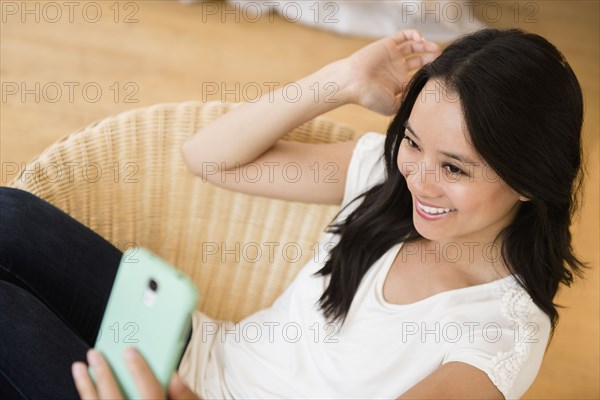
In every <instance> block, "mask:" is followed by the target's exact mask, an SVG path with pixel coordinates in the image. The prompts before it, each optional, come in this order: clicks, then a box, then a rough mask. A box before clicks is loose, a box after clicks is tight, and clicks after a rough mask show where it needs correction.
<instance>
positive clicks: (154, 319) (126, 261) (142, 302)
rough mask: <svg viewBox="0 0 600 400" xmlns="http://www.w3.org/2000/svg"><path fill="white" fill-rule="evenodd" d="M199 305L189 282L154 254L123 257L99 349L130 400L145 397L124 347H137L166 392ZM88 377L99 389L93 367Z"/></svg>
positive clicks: (132, 251)
mask: <svg viewBox="0 0 600 400" xmlns="http://www.w3.org/2000/svg"><path fill="white" fill-rule="evenodd" d="M197 301H198V293H197V290H196V288H195V287H194V284H193V283H192V282H191V281H190V279H189V278H188V277H187V276H185V275H183V274H182V273H181V272H179V271H178V270H177V269H176V268H175V267H173V266H171V265H169V264H168V263H167V262H166V261H164V260H163V259H162V258H160V257H159V256H157V255H156V254H154V253H152V252H151V251H150V250H148V249H145V248H143V247H135V248H129V249H127V250H126V251H125V252H124V253H123V256H122V258H121V262H120V264H119V269H118V270H117V275H116V277H115V281H114V283H113V287H112V290H111V293H110V298H109V300H108V304H107V305H106V310H105V311H104V316H103V317H102V323H101V325H100V331H99V332H98V337H97V339H96V344H95V345H94V348H95V350H98V351H100V352H101V353H102V355H103V356H104V357H105V358H106V360H107V362H108V364H109V365H110V367H111V369H112V371H113V375H114V376H115V378H116V380H117V383H118V384H119V386H120V389H121V393H123V395H124V396H125V397H126V398H139V397H140V395H139V392H138V390H137V387H136V384H135V382H134V380H133V376H132V375H131V373H130V371H129V369H128V367H127V364H126V362H125V359H124V354H125V353H124V351H125V348H126V347H130V346H131V347H135V348H136V350H137V351H138V352H139V353H140V354H141V355H142V356H143V357H144V359H145V360H146V362H147V363H148V365H149V366H150V368H151V369H152V372H153V373H154V375H155V376H156V378H157V380H158V381H159V382H160V384H161V386H162V387H163V389H164V390H165V392H166V390H167V388H168V384H169V381H170V379H171V374H172V373H173V372H174V371H175V369H176V368H177V364H178V363H179V361H180V360H181V357H182V355H183V352H184V351H185V345H186V341H187V339H188V336H189V334H190V332H191V329H192V312H193V311H194V310H195V309H196V304H197ZM89 372H90V375H91V377H92V380H93V381H94V384H95V383H96V377H95V375H94V371H93V369H92V368H91V367H90V368H89Z"/></svg>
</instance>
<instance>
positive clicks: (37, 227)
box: [0, 187, 122, 346]
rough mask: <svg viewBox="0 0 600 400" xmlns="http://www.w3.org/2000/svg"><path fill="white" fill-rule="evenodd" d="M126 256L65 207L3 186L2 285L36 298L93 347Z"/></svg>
mask: <svg viewBox="0 0 600 400" xmlns="http://www.w3.org/2000/svg"><path fill="white" fill-rule="evenodd" d="M121 256H122V253H121V252H120V251H119V250H118V249H117V248H115V247H114V246H113V245H112V244H110V243H109V242H108V241H106V240H105V239H103V238H102V237H101V236H99V235H97V234H96V233H94V232H93V231H92V230H90V229H89V228H87V227H86V226H85V225H83V224H81V223H79V222H78V221H77V220H75V219H73V218H72V217H70V216H69V215H68V214H66V213H64V212H63V211H61V210H60V209H58V208H56V207H54V206H53V205H51V204H50V203H48V202H46V201H44V200H43V199H40V198H38V197H37V196H35V195H33V194H31V193H28V192H26V191H23V190H19V189H13V188H8V187H0V281H1V280H5V281H8V282H11V283H13V284H15V285H17V286H20V287H21V288H23V289H26V290H27V291H29V292H30V293H31V294H33V295H34V296H36V297H37V298H38V299H39V301H41V302H42V303H43V304H44V305H45V306H46V307H48V308H49V309H50V310H51V311H53V312H54V313H55V314H56V315H57V316H58V317H59V318H60V319H62V320H63V321H64V323H65V324H66V325H67V326H68V327H69V328H70V329H71V330H72V331H73V332H75V333H76V334H77V335H79V336H80V337H81V338H82V339H83V341H84V342H85V343H86V344H87V345H88V346H93V345H94V343H95V341H96V335H97V333H98V330H99V328H100V322H101V320H102V315H103V314H104V309H105V308H106V304H107V302H108V297H109V295H110V291H111V289H112V285H113V282H114V279H115V276H116V273H117V268H118V266H119V262H120V259H121Z"/></svg>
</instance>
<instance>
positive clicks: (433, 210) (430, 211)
mask: <svg viewBox="0 0 600 400" xmlns="http://www.w3.org/2000/svg"><path fill="white" fill-rule="evenodd" d="M417 206H418V207H419V208H420V209H421V210H423V211H425V212H426V213H427V214H444V213H447V212H450V211H454V209H453V208H435V207H427V206H424V205H423V204H421V203H419V202H418V201H417Z"/></svg>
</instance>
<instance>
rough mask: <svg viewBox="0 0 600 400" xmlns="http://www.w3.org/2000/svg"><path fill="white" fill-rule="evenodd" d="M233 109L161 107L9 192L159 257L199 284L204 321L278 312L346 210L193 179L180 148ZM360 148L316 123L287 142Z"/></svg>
mask: <svg viewBox="0 0 600 400" xmlns="http://www.w3.org/2000/svg"><path fill="white" fill-rule="evenodd" d="M235 106H236V105H235V104H230V103H222V102H212V103H200V102H185V103H176V104H159V105H156V106H151V107H146V108H141V109H136V110H132V111H128V112H124V113H121V114H119V115H117V116H114V117H109V118H106V119H103V120H100V121H97V122H95V123H93V124H91V125H90V126H88V127H86V128H84V129H81V130H78V131H76V132H74V133H72V134H70V135H68V136H66V137H64V138H63V139H61V140H59V141H58V142H56V143H54V144H53V145H51V146H50V147H49V148H48V149H46V150H45V151H44V152H42V153H41V154H40V155H39V156H37V157H35V158H34V159H33V160H31V161H30V162H29V163H28V164H27V169H26V170H25V171H27V172H26V173H22V174H21V176H19V177H17V178H15V179H14V180H12V181H11V182H10V183H9V184H8V185H9V186H12V187H16V188H19V189H23V190H27V191H29V192H31V193H34V194H35V195H37V196H39V197H41V198H43V199H45V200H46V201H48V202H50V203H52V204H54V205H55V206H57V207H58V208H60V209H62V210H64V211H65V212H67V213H68V214H69V215H71V216H72V217H74V218H75V219H77V220H78V221H80V222H81V223H83V224H84V225H86V226H88V227H90V228H91V229H92V230H94V231H95V232H97V233H98V234H100V235H101V236H103V237H104V238H105V239H107V240H108V241H109V242H111V243H113V244H114V245H115V246H116V247H117V248H119V249H120V250H122V251H123V250H124V249H126V248H127V247H130V246H132V245H139V246H144V247H146V248H149V249H150V250H152V251H154V252H155V253H156V254H158V255H160V256H161V257H163V258H164V259H165V260H167V261H169V262H170V263H171V264H173V265H175V266H177V268H179V269H180V270H181V271H182V272H183V273H185V274H186V275H188V276H189V277H190V278H191V279H192V281H193V282H194V284H195V285H196V287H197V288H198V290H199V294H200V300H199V303H198V309H199V310H202V311H203V312H204V313H206V314H208V315H209V316H211V317H213V318H216V319H222V320H229V321H239V320H240V319H242V318H244V317H245V316H247V315H249V314H251V313H253V312H255V311H256V310H259V309H261V308H265V307H268V306H270V305H271V304H272V302H273V301H274V300H275V299H276V297H277V296H278V295H279V294H280V293H281V292H282V291H283V290H284V289H285V288H286V287H287V285H288V284H289V283H290V282H291V280H292V279H293V278H294V276H295V275H296V274H297V272H298V271H299V269H300V268H301V267H302V266H303V265H304V264H305V263H306V262H307V261H308V260H309V259H310V257H314V256H315V255H314V254H313V249H314V247H313V245H314V244H315V243H316V242H317V241H318V240H319V238H320V236H321V234H322V233H323V229H324V228H325V226H326V225H327V223H328V222H330V220H331V219H332V218H333V216H334V215H335V213H336V212H337V211H338V210H339V207H338V206H327V205H318V204H307V203H301V202H289V201H284V200H278V199H270V198H265V197H259V196H250V195H246V194H243V193H237V192H233V191H230V190H227V189H223V188H220V187H217V186H215V185H212V184H210V183H208V182H204V181H203V180H202V179H201V178H199V177H197V176H195V175H193V174H192V173H191V172H190V171H189V169H188V168H187V166H186V165H185V163H184V161H183V159H182V157H181V153H180V147H181V144H182V143H183V141H184V140H185V139H186V138H188V137H189V136H191V135H193V133H194V132H196V131H197V130H198V129H199V128H201V127H202V126H205V125H206V124H208V123H209V122H210V121H212V120H213V119H215V118H216V117H218V116H219V115H221V114H223V113H225V112H227V110H229V109H230V108H231V107H235ZM224 134H226V132H224ZM359 136H360V134H359V133H358V132H356V131H355V130H353V129H350V128H348V127H346V126H342V125H340V124H337V123H333V122H331V121H328V120H327V119H325V118H323V117H318V118H315V119H314V120H312V121H309V122H307V123H305V124H303V125H301V126H300V127H298V128H297V129H295V130H294V131H292V132H290V133H288V134H287V135H286V136H284V138H283V139H284V140H296V141H301V142H312V143H316V142H321V143H327V142H339V141H346V140H353V139H356V138H358V137H359ZM275 172H277V170H276V171H275Z"/></svg>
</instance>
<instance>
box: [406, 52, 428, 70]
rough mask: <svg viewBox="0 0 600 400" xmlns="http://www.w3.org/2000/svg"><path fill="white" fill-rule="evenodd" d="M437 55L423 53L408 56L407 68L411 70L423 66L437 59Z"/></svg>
mask: <svg viewBox="0 0 600 400" xmlns="http://www.w3.org/2000/svg"><path fill="white" fill-rule="evenodd" d="M435 58H436V56H435V55H432V54H423V55H420V56H415V57H410V58H406V59H405V60H406V68H407V69H408V70H409V71H411V70H413V69H418V68H421V67H422V66H423V65H425V64H427V63H429V62H431V61H433V60H435Z"/></svg>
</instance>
